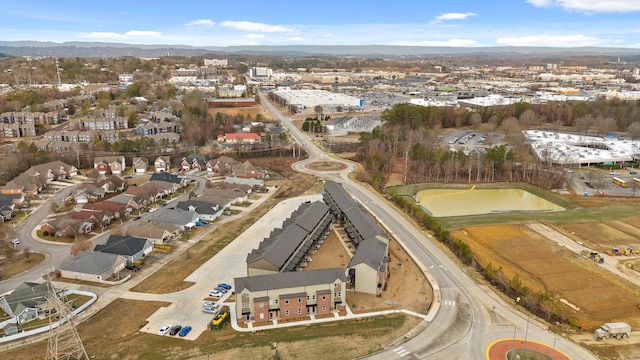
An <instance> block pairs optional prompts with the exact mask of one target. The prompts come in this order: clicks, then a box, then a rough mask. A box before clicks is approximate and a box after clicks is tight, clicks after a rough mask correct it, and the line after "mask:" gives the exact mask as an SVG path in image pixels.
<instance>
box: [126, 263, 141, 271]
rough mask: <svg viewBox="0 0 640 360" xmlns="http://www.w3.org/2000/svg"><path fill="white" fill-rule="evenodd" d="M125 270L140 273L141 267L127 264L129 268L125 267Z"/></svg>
mask: <svg viewBox="0 0 640 360" xmlns="http://www.w3.org/2000/svg"><path fill="white" fill-rule="evenodd" d="M125 269H127V270H131V271H139V270H140V266H138V265H135V264H127V266H125Z"/></svg>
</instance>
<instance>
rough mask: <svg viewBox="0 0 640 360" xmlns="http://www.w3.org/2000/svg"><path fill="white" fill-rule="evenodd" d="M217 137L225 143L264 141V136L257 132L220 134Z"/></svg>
mask: <svg viewBox="0 0 640 360" xmlns="http://www.w3.org/2000/svg"><path fill="white" fill-rule="evenodd" d="M217 139H218V142H224V143H225V144H255V143H259V142H261V141H262V137H261V136H260V135H258V134H256V133H230V134H224V135H218V138H217Z"/></svg>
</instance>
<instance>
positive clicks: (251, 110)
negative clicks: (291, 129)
mask: <svg viewBox="0 0 640 360" xmlns="http://www.w3.org/2000/svg"><path fill="white" fill-rule="evenodd" d="M217 112H219V113H223V114H227V115H243V116H245V117H248V116H251V118H252V119H254V120H255V118H256V115H258V114H261V115H262V118H263V119H264V120H267V121H268V120H271V119H272V116H271V113H270V112H268V111H267V109H265V108H264V106H262V105H261V104H257V105H254V106H249V107H219V108H213V109H209V113H211V114H213V115H215V114H216V113H217Z"/></svg>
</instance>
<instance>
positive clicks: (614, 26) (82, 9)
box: [0, 0, 640, 48]
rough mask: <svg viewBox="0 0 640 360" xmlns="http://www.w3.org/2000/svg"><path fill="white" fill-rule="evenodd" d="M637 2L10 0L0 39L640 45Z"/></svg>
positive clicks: (0, 17)
mask: <svg viewBox="0 0 640 360" xmlns="http://www.w3.org/2000/svg"><path fill="white" fill-rule="evenodd" d="M639 20H640V0H440V1H433V0H399V1H389V0H342V1H340V0H322V1H307V0H297V1H291V0H270V1H259V0H243V1H229V0H207V1H200V0H192V1H185V2H180V1H167V0H156V1H144V0H130V1H120V0H110V1H95V0H93V1H86V0H81V1H79V0H65V1H51V0H21V1H15V0H4V1H3V5H2V6H0V41H24V40H34V41H52V42H68V41H83V42H86V41H98V42H117V43H128V44H163V45H192V46H235V45H412V46H451V47H487V46H551V47H576V46H597V47H628V48H640V21H639Z"/></svg>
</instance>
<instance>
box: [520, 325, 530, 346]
mask: <svg viewBox="0 0 640 360" xmlns="http://www.w3.org/2000/svg"><path fill="white" fill-rule="evenodd" d="M529 320H531V318H527V328H526V330H525V331H524V345H523V347H522V348H523V349H526V348H527V335H528V334H529Z"/></svg>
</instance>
